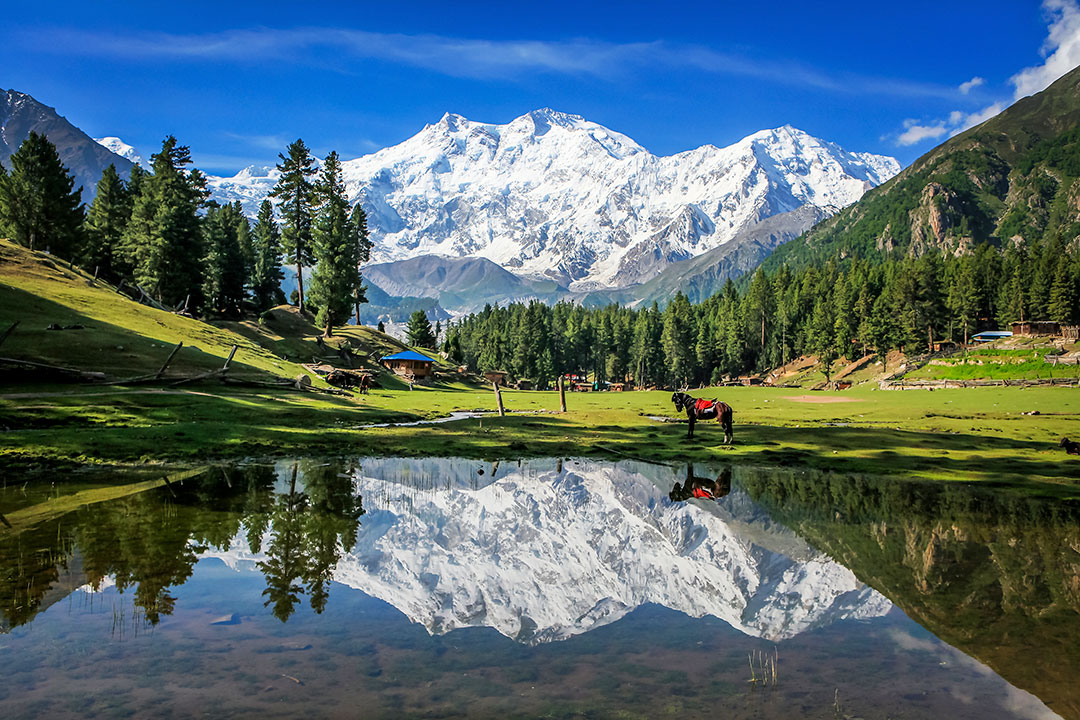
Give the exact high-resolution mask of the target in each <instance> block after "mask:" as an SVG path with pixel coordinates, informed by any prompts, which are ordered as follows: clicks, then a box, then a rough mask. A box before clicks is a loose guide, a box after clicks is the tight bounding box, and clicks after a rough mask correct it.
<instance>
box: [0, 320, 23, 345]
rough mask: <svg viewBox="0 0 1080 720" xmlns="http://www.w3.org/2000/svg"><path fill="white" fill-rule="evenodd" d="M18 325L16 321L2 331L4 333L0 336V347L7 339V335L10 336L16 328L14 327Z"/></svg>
mask: <svg viewBox="0 0 1080 720" xmlns="http://www.w3.org/2000/svg"><path fill="white" fill-rule="evenodd" d="M18 324H19V321H18V320H16V321H15V322H13V323H11V327H9V328H8V329H7V330H5V331H4V333H3V334H2V335H0V345H3V344H4V341H5V340H7V339H8V335H10V334H11V333H12V332H13V331H14V330H15V328H16V326H18Z"/></svg>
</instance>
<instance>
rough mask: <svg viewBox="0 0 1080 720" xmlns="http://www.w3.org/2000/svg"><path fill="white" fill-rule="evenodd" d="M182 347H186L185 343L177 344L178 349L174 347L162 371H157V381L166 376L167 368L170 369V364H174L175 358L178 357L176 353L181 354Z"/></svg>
mask: <svg viewBox="0 0 1080 720" xmlns="http://www.w3.org/2000/svg"><path fill="white" fill-rule="evenodd" d="M182 347H184V343H182V342H179V343H177V344H176V347H174V348H173V350H172V352H171V353H169V357H168V358H166V360H165V364H164V365H162V366H161V369H160V370H158V371H157V375H155V376H154V378H155V379H158V380H160V379H161V376H162V375H164V374H165V368H167V367H169V363H171V362H172V360H173V358H174V357H176V353H178V352H180V348H182Z"/></svg>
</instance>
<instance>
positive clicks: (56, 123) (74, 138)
mask: <svg viewBox="0 0 1080 720" xmlns="http://www.w3.org/2000/svg"><path fill="white" fill-rule="evenodd" d="M31 131H34V132H38V133H41V134H43V135H45V136H46V137H47V138H49V141H50V142H51V143H52V144H53V145H55V146H56V151H57V153H59V155H60V159H61V160H62V161H63V163H64V165H66V166H67V168H68V170H70V171H71V174H72V175H74V176H75V187H76V188H78V187H79V186H82V189H83V194H82V199H83V202H85V203H87V204H89V203H90V201H91V200H93V198H94V195H95V194H96V192H97V183H98V180H100V179H101V173H102V172H103V171H104V170H105V168H106V167H108V166H109V165H110V164H113V165H115V166H116V169H117V170H118V171H120V174H121V175H123V176H125V177H126V176H127V175H128V174H129V173H130V172H131V166H132V161H131V160H129V159H127V158H125V157H121V156H119V155H117V154H116V153H114V152H112V151H111V150H110V149H109V148H107V147H104V146H102V145H100V144H99V143H97V142H96V141H95V140H94V139H93V138H91V137H90V136H89V135H87V134H86V133H84V132H83V131H82V130H80V129H79V128H77V127H75V126H74V125H72V124H71V123H70V122H68V121H67V120H66V119H65V118H64V117H63V116H61V115H60V114H58V113H57V112H56V110H54V109H53V108H51V107H49V106H48V105H43V104H42V103H40V102H38V101H37V100H35V99H34V98H32V97H30V96H29V95H27V94H26V93H21V92H18V91H17V90H0V164H3V165H4V167H6V168H8V169H10V167H11V162H10V158H11V155H12V154H13V153H14V152H15V151H17V150H18V149H19V146H20V145H22V142H23V140H25V139H26V137H27V136H28V135H29V134H30V133H31Z"/></svg>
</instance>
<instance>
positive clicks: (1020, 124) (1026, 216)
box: [766, 68, 1080, 268]
mask: <svg viewBox="0 0 1080 720" xmlns="http://www.w3.org/2000/svg"><path fill="white" fill-rule="evenodd" d="M1078 237H1080V68H1077V69H1074V70H1072V71H1071V72H1069V73H1067V74H1066V75H1064V76H1063V77H1061V78H1060V79H1059V80H1058V81H1057V82H1055V83H1054V84H1053V85H1051V86H1050V87H1048V88H1047V89H1046V90H1044V91H1042V92H1040V93H1037V94H1035V95H1032V96H1030V97H1026V98H1024V99H1022V100H1020V101H1018V102H1016V103H1015V104H1014V105H1012V106H1011V107H1009V108H1008V109H1006V110H1005V111H1003V112H1002V113H1000V114H999V115H997V116H995V117H993V118H991V119H989V120H987V121H986V122H984V123H982V124H981V125H977V126H975V127H973V128H971V129H970V130H967V131H965V132H963V133H961V134H959V135H957V136H956V137H954V138H952V139H950V140H948V141H947V142H945V143H943V144H941V145H939V146H938V147H936V148H934V149H933V150H931V151H930V152H928V153H927V154H926V155H923V156H922V157H921V158H919V159H918V160H916V161H915V162H914V163H912V164H911V166H910V167H908V168H905V169H904V171H903V172H902V173H900V174H899V175H897V176H896V177H895V178H893V179H892V180H890V181H889V182H887V183H885V184H884V185H882V186H881V187H879V188H876V189H874V190H872V191H871V192H869V193H867V194H866V196H865V197H864V198H863V199H862V200H860V201H859V202H858V203H856V204H855V205H853V206H851V207H849V208H847V209H846V210H844V211H843V212H841V213H839V214H837V215H835V216H834V217H832V218H830V219H829V220H827V221H825V222H822V223H820V224H819V225H817V226H816V227H814V228H813V230H811V231H810V232H808V233H806V235H805V236H804V237H803V238H801V239H800V240H798V241H796V242H791V243H788V244H787V245H785V246H784V247H783V248H781V249H779V250H778V251H777V252H776V253H775V254H774V255H772V256H771V257H770V258H769V259H768V260H767V261H766V266H767V267H768V268H773V267H777V266H779V265H780V264H782V263H786V264H788V265H791V266H793V267H801V266H805V265H808V264H812V263H820V262H824V261H825V260H826V259H828V258H831V257H837V256H840V255H844V256H857V257H871V258H872V257H881V256H882V255H890V254H892V255H897V254H911V255H921V254H923V253H925V252H927V251H928V250H931V249H936V250H942V251H944V252H947V253H964V252H967V251H969V250H970V249H971V248H972V247H974V246H975V245H977V244H979V243H987V242H989V243H994V244H998V245H1000V244H1004V243H1011V242H1016V243H1021V244H1028V245H1030V244H1032V243H1035V242H1039V241H1042V240H1044V239H1050V240H1052V241H1061V242H1063V243H1073V242H1076V241H1077V238H1078Z"/></svg>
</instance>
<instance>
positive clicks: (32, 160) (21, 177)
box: [0, 131, 86, 259]
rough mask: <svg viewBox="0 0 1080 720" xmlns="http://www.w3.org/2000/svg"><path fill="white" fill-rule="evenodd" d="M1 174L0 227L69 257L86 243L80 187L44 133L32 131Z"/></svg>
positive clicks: (34, 247)
mask: <svg viewBox="0 0 1080 720" xmlns="http://www.w3.org/2000/svg"><path fill="white" fill-rule="evenodd" d="M10 162H11V172H10V173H8V174H7V175H6V176H0V226H3V227H5V228H6V229H7V232H9V233H10V234H11V238H12V239H13V240H15V242H17V243H19V244H20V245H24V246H26V247H28V248H30V249H31V250H49V251H50V252H51V253H53V254H54V255H58V256H60V257H63V258H67V259H71V257H72V255H73V254H74V253H75V252H76V251H77V250H78V249H79V247H80V245H81V241H82V230H83V227H82V226H83V220H84V219H85V217H86V208H85V207H84V206H83V204H82V200H81V198H82V188H79V189H77V190H76V189H74V188H75V178H74V177H73V176H72V175H71V173H70V172H68V169H67V168H66V167H64V164H63V162H61V161H60V155H59V154H57V152H56V147H55V146H54V145H53V144H52V143H51V142H49V139H48V138H47V137H45V136H44V135H41V134H38V133H36V132H34V131H30V134H29V135H28V136H27V138H26V140H24V141H23V142H22V145H20V146H19V149H18V150H17V151H16V152H15V153H14V154H13V155H12V156H11V160H10Z"/></svg>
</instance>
